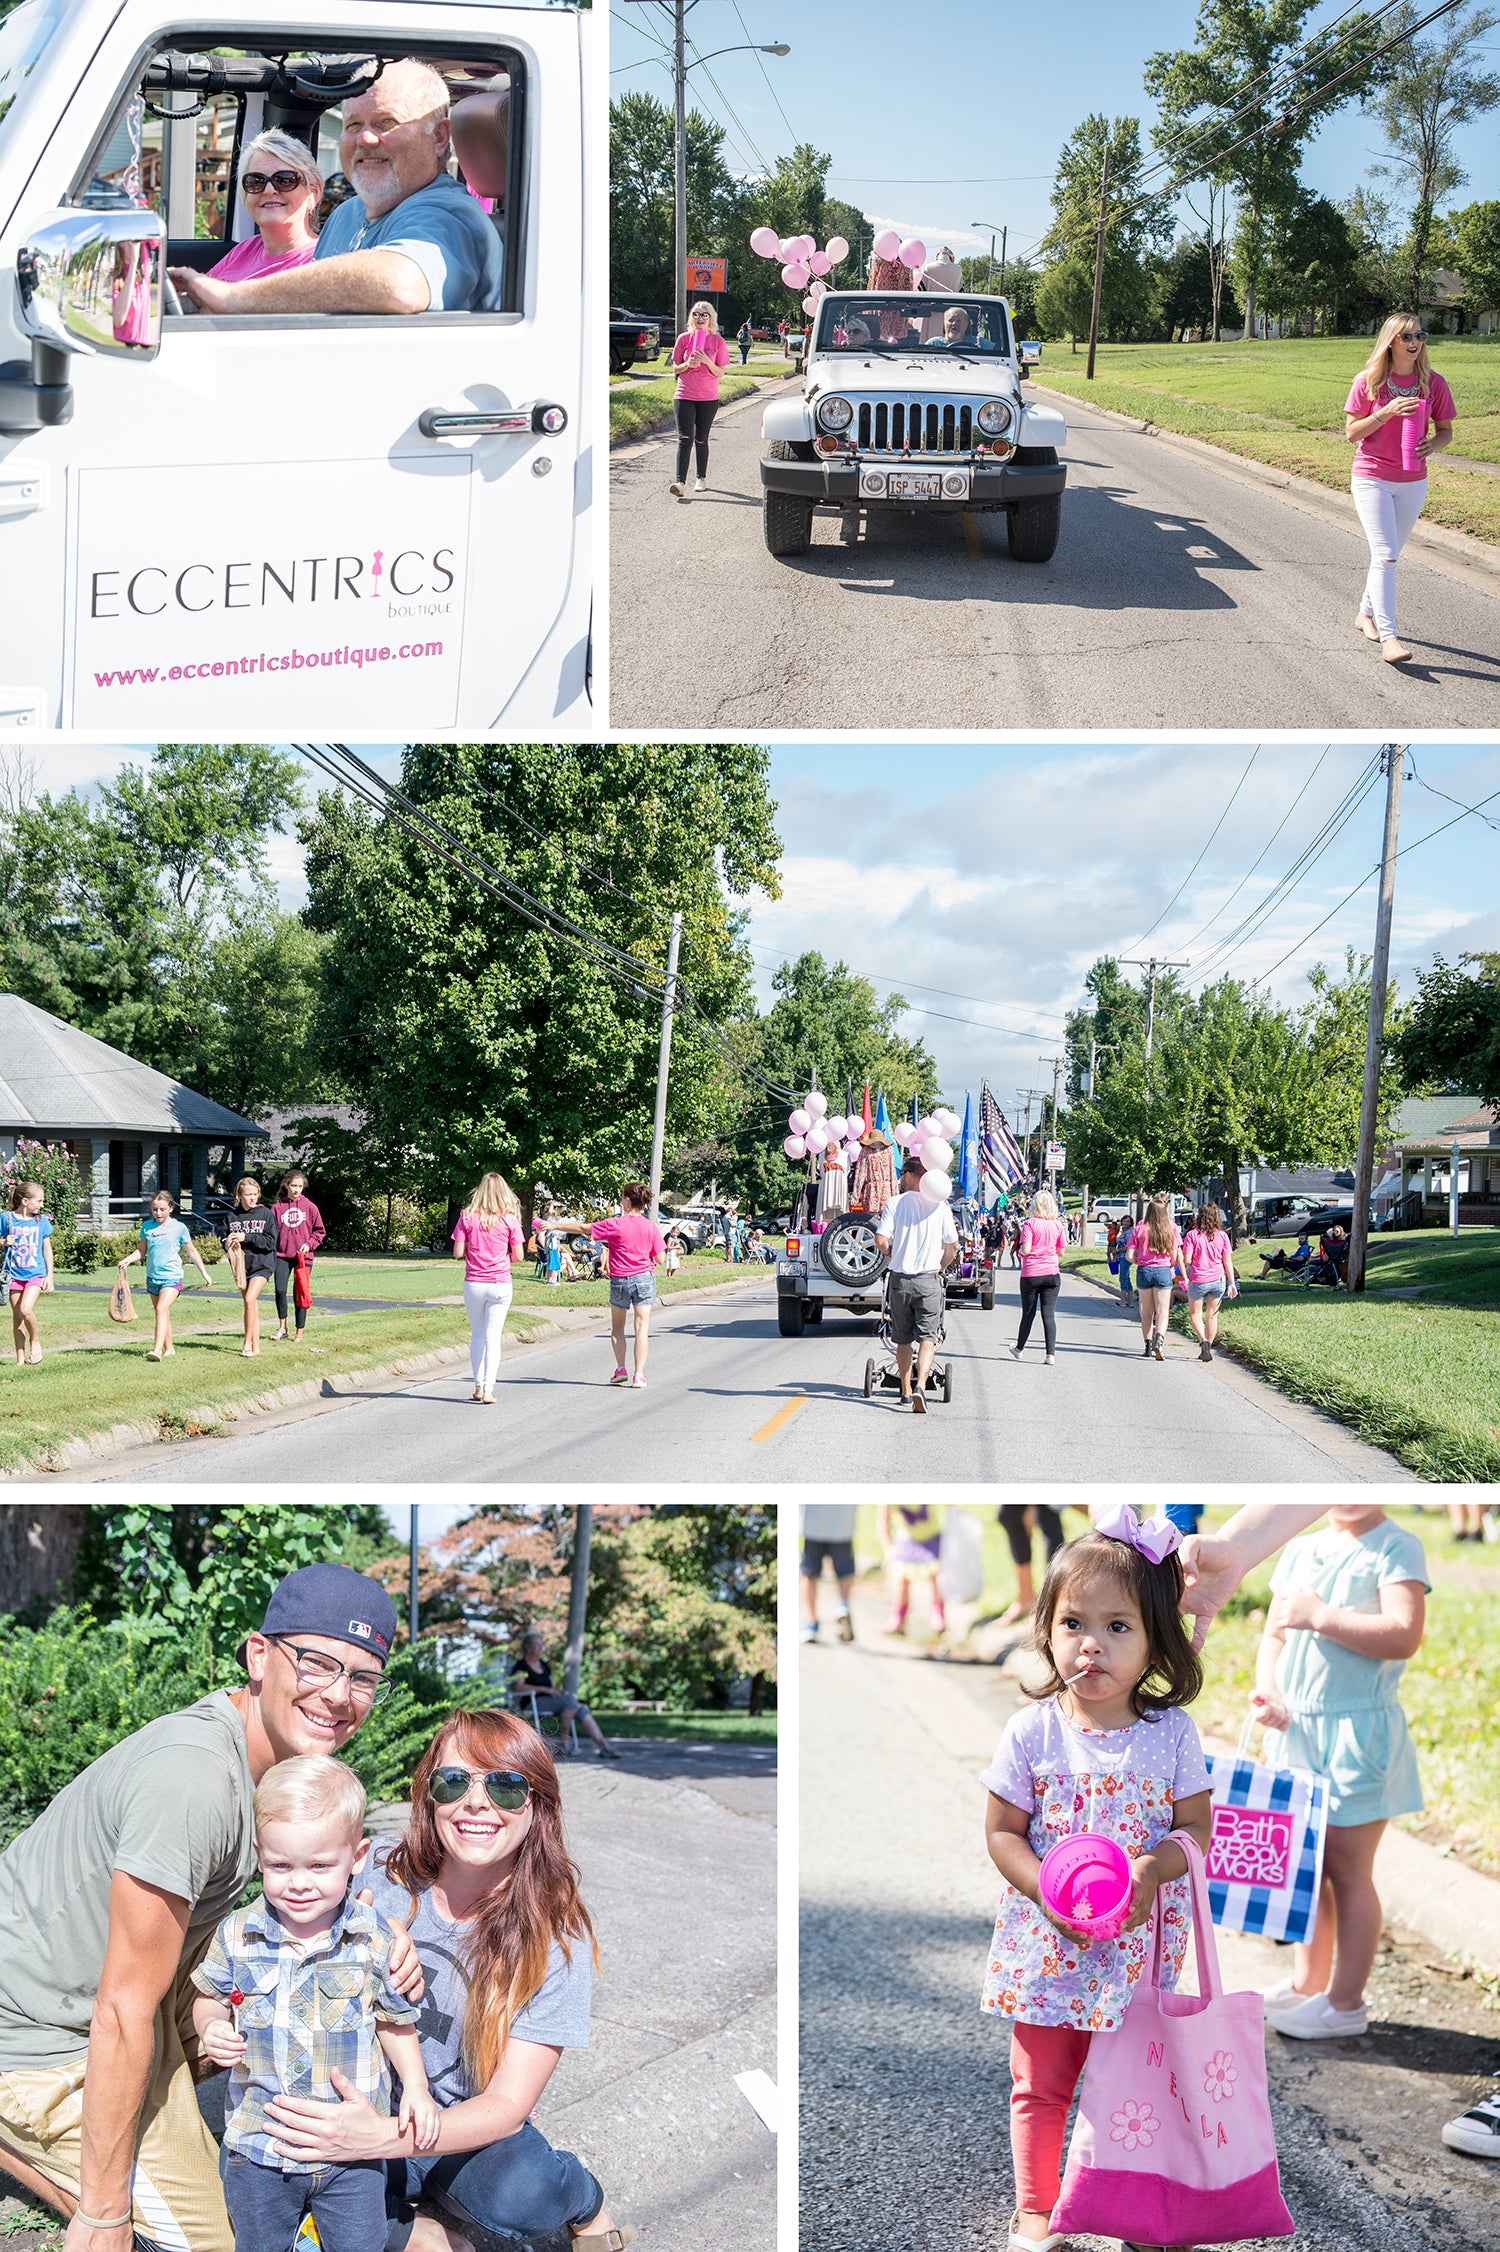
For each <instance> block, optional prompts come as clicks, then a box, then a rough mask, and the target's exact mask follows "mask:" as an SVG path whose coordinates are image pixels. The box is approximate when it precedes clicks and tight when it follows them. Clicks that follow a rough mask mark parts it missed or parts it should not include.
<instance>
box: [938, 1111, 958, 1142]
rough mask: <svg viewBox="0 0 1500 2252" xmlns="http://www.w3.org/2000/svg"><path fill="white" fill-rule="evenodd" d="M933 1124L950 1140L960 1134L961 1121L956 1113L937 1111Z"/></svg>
mask: <svg viewBox="0 0 1500 2252" xmlns="http://www.w3.org/2000/svg"><path fill="white" fill-rule="evenodd" d="M932 1123H933V1125H934V1126H935V1127H936V1128H937V1130H938V1132H939V1133H940V1134H944V1135H947V1136H949V1137H950V1138H951V1136H953V1135H954V1134H956V1133H957V1132H958V1128H959V1119H958V1114H957V1112H956V1111H951V1110H935V1111H934V1112H933V1114H932Z"/></svg>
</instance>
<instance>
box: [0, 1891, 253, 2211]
mask: <svg viewBox="0 0 1500 2252" xmlns="http://www.w3.org/2000/svg"><path fill="white" fill-rule="evenodd" d="M211 1936H212V1935H211V1934H210V1933H207V1932H205V1934H204V1947H205V1948H206V1946H207V1944H208V1940H209V1938H210V1937H211ZM202 1952H203V1948H199V1949H195V1951H194V1958H193V1959H194V1961H196V1960H197V1957H198V1956H199V1955H201V1954H202ZM189 1967H190V1966H189V1965H188V1964H184V1965H183V1967H182V1968H181V1970H180V1971H179V1973H178V1978H177V1984H176V1985H175V1986H174V1987H173V1989H172V1990H171V1992H170V1993H169V1994H167V1995H166V1996H165V1997H164V1998H163V2000H162V2004H161V2007H160V2009H159V2010H158V2011H157V2014H156V2063H155V2069H154V2070H153V2072H152V2076H151V2084H150V2087H149V2088H148V2090H147V2093H146V2101H145V2104H144V2106H143V2107H142V2110H141V2121H140V2135H139V2140H138V2141H137V2144H136V2153H135V2170H134V2173H133V2174H132V2176H131V2184H130V2203H131V2218H132V2219H133V2221H134V2223H135V2227H136V2232H137V2234H138V2235H139V2236H140V2237H142V2238H145V2239H147V2240H148V2241H149V2242H150V2243H152V2244H156V2245H160V2246H161V2248H162V2252H234V2231H233V2229H232V2228H231V2227H230V2225H229V2216H228V2214H227V2213H226V2212H225V2210H224V2192H223V2189H222V2188H221V2186H220V2183H219V2146H218V2144H217V2143H216V2142H215V2141H214V2138H213V2136H212V2135H211V2134H210V2133H209V2131H208V2127H207V2125H206V2123H205V2121H204V2119H203V2116H202V2114H201V2113H200V2111H199V2109H198V2098H197V2094H196V2092H195V2088H194V2082H193V2071H192V2066H191V2064H190V2063H189V2061H188V2059H189V2056H193V2057H196V2056H197V2055H198V2041H197V2036H196V2035H195V2033H194V2031H193V2017H192V2011H193V2001H194V1998H195V1995H196V1993H197V1989H196V1987H194V1985H193V1984H192V1981H191V1979H190V1978H189V1976H188V1969H189ZM87 2069H88V2057H87V2055H86V2054H85V2055H84V2056H81V2057H75V2058H70V2059H69V2060H68V2062H67V2063H66V2064H53V2065H43V2066H36V2067H31V2068H28V2069H26V2070H23V2071H13V2072H7V2071H4V2070H0V2167H3V2166H4V2164H5V2160H6V2156H7V2154H9V2155H10V2156H13V2157H16V2158H21V2159H24V2160H25V2161H26V2163H27V2165H29V2166H32V2167H34V2168H35V2169H36V2171H37V2173H39V2174H42V2175H45V2177H46V2178H47V2180H48V2181H50V2182H55V2183H56V2184H57V2186H58V2188H59V2189H64V2190H67V2191H68V2192H69V2193H70V2194H71V2195H72V2196H73V2197H75V2198H76V2197H77V2195H78V2180H79V2173H78V2167H79V2156H80V2150H81V2146H82V2140H83V2082H84V2075H85V2073H86V2071H87Z"/></svg>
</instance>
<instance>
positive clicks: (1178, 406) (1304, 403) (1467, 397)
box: [1037, 336, 1500, 542]
mask: <svg viewBox="0 0 1500 2252" xmlns="http://www.w3.org/2000/svg"><path fill="white" fill-rule="evenodd" d="M1431 349H1432V356H1433V365H1434V366H1435V367H1436V368H1438V369H1439V370H1440V371H1441V373H1442V374H1443V375H1444V376H1445V377H1446V379H1447V381H1448V383H1449V385H1450V387H1451V388H1452V391H1453V396H1454V403H1455V405H1456V406H1457V408H1458V419H1457V422H1456V423H1455V425H1454V431H1453V446H1452V451H1453V452H1454V453H1455V454H1463V455H1467V456H1468V458H1469V459H1470V460H1473V461H1484V462H1494V463H1500V338H1494V337H1471V336H1448V337H1440V338H1437V339H1435V340H1434V342H1433V345H1432V347H1431ZM1368 351H1369V340H1368V339H1367V338H1365V337H1359V336H1346V337H1332V338H1326V337H1317V338H1306V337H1287V338H1285V339H1283V340H1282V341H1280V342H1277V343H1268V344H1262V343H1255V344H1239V343H1230V342H1225V343H1220V344H1217V345H1214V344H1178V345H1168V344H1104V345H1101V346H1100V348H1099V353H1098V359H1097V373H1096V375H1095V379H1094V381H1093V383H1089V382H1088V380H1087V378H1086V376H1085V374H1084V366H1085V362H1084V356H1083V354H1082V353H1079V354H1078V355H1077V356H1076V357H1075V356H1074V355H1073V354H1072V353H1070V352H1068V351H1067V350H1066V349H1065V348H1064V347H1063V346H1061V345H1057V344H1049V345H1048V346H1047V352H1046V358H1045V359H1044V361H1043V363H1042V366H1041V367H1040V368H1039V369H1038V371H1037V381H1038V382H1039V383H1044V384H1048V385H1050V386H1051V387H1052V389H1054V390H1057V391H1065V392H1067V393H1068V394H1069V396H1070V397H1073V398H1079V399H1085V398H1086V399H1092V400H1093V401H1094V402H1095V404H1096V405H1098V406H1101V407H1109V408H1111V409H1112V410H1113V411H1114V412H1115V413H1117V414H1127V415H1132V416H1137V417H1139V419H1140V420H1141V421H1143V422H1154V423H1155V424H1156V425H1157V426H1158V427H1159V428H1160V429H1163V430H1178V431H1182V432H1184V433H1185V434H1186V435H1187V436H1189V437H1193V438H1204V439H1207V440H1208V441H1209V442H1210V443H1211V444H1213V445H1216V446H1222V447H1224V448H1225V449H1226V451H1228V452H1230V453H1239V454H1245V455H1248V456H1251V457H1253V458H1254V459H1255V460H1257V461H1264V462H1267V463H1269V464H1270V465H1271V466H1272V467H1274V468H1278V469H1286V470H1289V471H1291V472H1293V473H1294V474H1296V475H1298V476H1302V477H1310V478H1312V479H1313V481H1314V482H1315V483H1317V484H1320V485H1326V486H1328V487H1329V488H1330V489H1331V490H1334V491H1338V492H1344V491H1347V490H1348V485H1349V463H1350V448H1349V446H1348V444H1347V442H1346V441H1345V438H1344V434H1343V430H1344V401H1345V399H1346V398H1347V397H1348V395H1349V386H1350V384H1351V383H1352V382H1353V381H1354V378H1355V376H1356V375H1357V374H1358V373H1359V370H1360V367H1361V365H1362V364H1363V362H1364V360H1365V358H1366V357H1367V355H1368ZM1425 513H1426V516H1427V518H1428V519H1429V520H1430V521H1432V522H1434V523H1439V524H1446V525H1447V526H1448V527H1449V528H1450V529H1451V530H1454V531H1461V532H1468V533H1470V534H1471V535H1472V536H1474V537H1475V538H1478V539H1487V540H1492V541H1496V542H1500V478H1494V477H1487V476H1485V475H1483V474H1482V473H1481V472H1478V471H1475V470H1466V469H1457V468H1453V467H1451V466H1449V465H1448V464H1447V463H1446V462H1444V461H1442V460H1439V461H1438V462H1437V463H1436V464H1435V465H1434V467H1433V470H1432V473H1431V477H1430V480H1429V485H1428V497H1427V507H1426V511H1425Z"/></svg>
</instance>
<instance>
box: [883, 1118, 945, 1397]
mask: <svg viewBox="0 0 1500 2252" xmlns="http://www.w3.org/2000/svg"><path fill="white" fill-rule="evenodd" d="M921 1178H922V1161H921V1159H920V1158H919V1157H908V1158H907V1160H906V1162H905V1164H904V1165H903V1166H902V1168H901V1180H900V1184H899V1188H898V1192H897V1194H896V1195H895V1196H893V1197H892V1198H891V1201H890V1203H889V1204H888V1205H887V1206H886V1207H885V1209H884V1211H883V1212H882V1213H881V1215H880V1222H879V1225H878V1226H877V1228H876V1230H875V1241H876V1242H877V1243H878V1244H879V1246H880V1248H881V1250H882V1251H883V1252H884V1253H885V1254H886V1256H887V1258H888V1259H889V1260H890V1281H889V1283H888V1285H887V1304H888V1306H889V1309H890V1323H891V1339H892V1342H893V1343H894V1345H895V1347H896V1366H897V1368H898V1370H899V1371H900V1374H901V1397H902V1400H903V1401H906V1400H910V1402H911V1406H912V1413H913V1414H914V1415H925V1414H926V1413H927V1403H926V1401H925V1400H924V1399H923V1397H922V1394H923V1391H924V1389H925V1387H926V1384H927V1379H928V1377H929V1376H930V1375H931V1374H932V1363H933V1359H934V1356H935V1355H936V1353H937V1349H938V1340H939V1338H940V1337H941V1335H942V1329H943V1298H944V1283H943V1274H944V1271H945V1269H947V1268H948V1267H951V1266H952V1264H953V1262H954V1260H955V1259H956V1258H957V1257H958V1230H957V1228H956V1227H955V1226H954V1224H953V1213H952V1211H951V1209H950V1207H949V1206H948V1205H947V1204H930V1203H929V1202H928V1200H927V1198H926V1197H925V1196H922V1195H919V1193H918V1190H917V1183H918V1182H919V1181H920V1180H921ZM913 1344H915V1345H916V1348H917V1380H916V1386H915V1389H913V1386H912V1346H913Z"/></svg>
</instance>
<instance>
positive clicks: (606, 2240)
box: [573, 2224, 641, 2252]
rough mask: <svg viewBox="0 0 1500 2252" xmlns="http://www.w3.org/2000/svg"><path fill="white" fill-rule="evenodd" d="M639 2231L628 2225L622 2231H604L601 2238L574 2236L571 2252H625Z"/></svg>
mask: <svg viewBox="0 0 1500 2252" xmlns="http://www.w3.org/2000/svg"><path fill="white" fill-rule="evenodd" d="M640 2233H641V2232H640V2230H639V2229H633V2228H631V2227H630V2226H629V2225H628V2224H627V2226H626V2227H624V2228H622V2229H606V2230H605V2232H604V2234H603V2235H602V2236H575V2237H574V2239H573V2252H625V2247H626V2245H627V2244H634V2242H635V2240H636V2238H637V2237H638V2236H639V2235H640Z"/></svg>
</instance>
